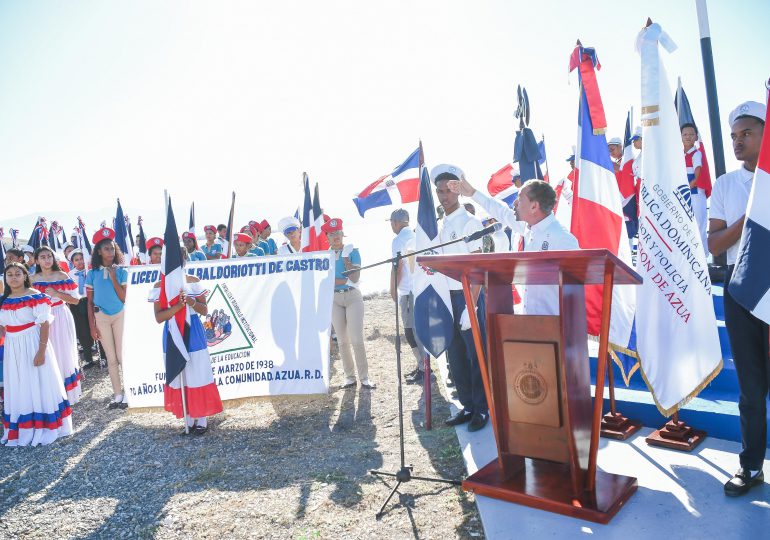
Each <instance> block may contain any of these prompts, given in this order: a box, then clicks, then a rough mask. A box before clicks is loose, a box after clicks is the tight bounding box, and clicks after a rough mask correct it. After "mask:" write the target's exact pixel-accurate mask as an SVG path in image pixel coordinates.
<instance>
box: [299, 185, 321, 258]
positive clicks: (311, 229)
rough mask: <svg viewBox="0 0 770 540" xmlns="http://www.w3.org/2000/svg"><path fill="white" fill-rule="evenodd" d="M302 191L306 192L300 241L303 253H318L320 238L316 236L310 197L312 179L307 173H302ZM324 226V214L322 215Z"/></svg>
mask: <svg viewBox="0 0 770 540" xmlns="http://www.w3.org/2000/svg"><path fill="white" fill-rule="evenodd" d="M302 189H303V190H304V195H305V198H304V202H303V203H302V237H301V239H300V249H301V251H318V249H317V248H318V237H317V236H316V230H315V223H314V217H313V214H314V212H313V198H312V197H311V195H310V179H309V178H308V176H307V173H305V172H303V173H302ZM321 221H322V223H321V224H322V225H323V214H322V215H321Z"/></svg>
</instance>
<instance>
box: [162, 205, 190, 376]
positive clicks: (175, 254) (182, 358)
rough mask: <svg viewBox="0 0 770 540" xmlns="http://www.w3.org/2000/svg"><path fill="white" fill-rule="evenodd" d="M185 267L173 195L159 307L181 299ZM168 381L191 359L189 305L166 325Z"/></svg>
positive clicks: (164, 235)
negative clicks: (175, 217) (173, 205)
mask: <svg viewBox="0 0 770 540" xmlns="http://www.w3.org/2000/svg"><path fill="white" fill-rule="evenodd" d="M185 279H186V278H185V273H184V268H183V267H182V249H181V248H180V247H179V233H178V232H177V228H176V220H175V219H174V210H173V208H172V207H171V197H168V198H167V199H166V230H165V232H164V234H163V250H162V251H161V256H160V299H159V302H160V307H161V308H163V309H168V308H170V307H171V306H174V305H176V304H178V303H179V295H180V293H181V292H182V289H183V287H184V283H185ZM166 332H168V334H167V335H166V339H165V340H164V341H165V343H166V384H167V385H170V384H171V381H173V380H174V379H176V378H177V377H178V376H179V374H180V373H182V370H183V369H184V368H185V366H186V365H187V361H188V360H189V359H190V349H189V344H190V309H189V308H188V307H185V308H184V309H181V310H179V311H177V312H176V314H175V315H174V318H173V319H170V320H169V321H168V324H167V325H166Z"/></svg>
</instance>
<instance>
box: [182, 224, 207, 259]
mask: <svg viewBox="0 0 770 540" xmlns="http://www.w3.org/2000/svg"><path fill="white" fill-rule="evenodd" d="M182 242H184V249H185V252H186V255H187V260H188V261H205V260H206V255H205V254H204V253H203V252H202V251H201V250H200V249H198V239H197V238H195V233H192V232H189V231H186V232H183V233H182Z"/></svg>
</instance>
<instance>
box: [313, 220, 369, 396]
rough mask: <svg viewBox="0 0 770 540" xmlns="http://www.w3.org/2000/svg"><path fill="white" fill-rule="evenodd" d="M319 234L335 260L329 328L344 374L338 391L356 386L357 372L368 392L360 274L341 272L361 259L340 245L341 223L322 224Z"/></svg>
mask: <svg viewBox="0 0 770 540" xmlns="http://www.w3.org/2000/svg"><path fill="white" fill-rule="evenodd" d="M321 230H322V231H323V232H324V233H326V237H327V238H328V239H329V246H330V247H331V249H332V251H333V252H334V256H335V258H336V262H335V276H334V277H335V279H334V304H333V305H332V324H334V330H335V332H336V333H337V339H338V344H339V349H340V356H341V357H342V367H343V369H344V371H345V384H344V385H343V386H342V387H343V388H352V387H354V386H356V371H357V372H358V380H359V381H360V382H361V386H362V387H363V388H366V389H369V390H371V389H373V388H374V387H375V386H374V384H372V382H371V381H370V380H369V364H368V363H367V360H366V348H365V347H364V299H363V297H362V296H361V291H359V290H358V280H359V278H360V272H353V273H352V274H350V275H348V276H345V275H343V272H345V271H348V270H354V269H356V268H360V267H361V255H360V254H359V253H358V250H357V249H356V248H354V247H353V245H352V244H345V243H344V240H343V236H344V235H343V232H342V220H341V219H339V218H334V219H330V220H329V221H327V222H326V223H324V225H323V226H322V227H321ZM351 348H352V349H353V351H352V353H351ZM354 356H355V364H354V363H353V357H354Z"/></svg>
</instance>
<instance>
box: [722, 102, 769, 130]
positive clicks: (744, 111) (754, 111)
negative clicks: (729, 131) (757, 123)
mask: <svg viewBox="0 0 770 540" xmlns="http://www.w3.org/2000/svg"><path fill="white" fill-rule="evenodd" d="M740 116H753V117H754V118H758V119H759V120H761V121H762V122H764V121H765V117H766V116H767V106H766V105H763V104H762V103H758V102H756V101H746V102H745V103H741V104H740V105H738V106H737V107H736V108H735V109H733V112H731V113H730V116H729V121H730V127H733V124H735V121H736V120H737V119H738V117H740Z"/></svg>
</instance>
